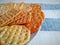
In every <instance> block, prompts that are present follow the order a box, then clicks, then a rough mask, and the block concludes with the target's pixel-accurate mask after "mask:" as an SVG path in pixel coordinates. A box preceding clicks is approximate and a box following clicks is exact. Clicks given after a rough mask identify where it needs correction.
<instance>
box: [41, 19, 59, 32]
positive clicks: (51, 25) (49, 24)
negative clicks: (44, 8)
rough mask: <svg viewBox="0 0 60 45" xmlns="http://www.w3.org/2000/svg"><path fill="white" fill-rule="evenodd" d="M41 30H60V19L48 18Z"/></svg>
mask: <svg viewBox="0 0 60 45" xmlns="http://www.w3.org/2000/svg"><path fill="white" fill-rule="evenodd" d="M41 31H60V19H52V18H46V19H45V21H44V23H43V25H42V28H41Z"/></svg>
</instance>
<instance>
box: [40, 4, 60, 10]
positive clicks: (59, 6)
mask: <svg viewBox="0 0 60 45" xmlns="http://www.w3.org/2000/svg"><path fill="white" fill-rule="evenodd" d="M40 5H41V6H42V9H43V10H59V9H60V4H40Z"/></svg>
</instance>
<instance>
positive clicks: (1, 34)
mask: <svg viewBox="0 0 60 45" xmlns="http://www.w3.org/2000/svg"><path fill="white" fill-rule="evenodd" d="M29 40H30V31H29V30H28V29H27V28H26V27H25V26H23V25H12V26H4V27H0V44H1V45H24V44H26V43H27V42H28V41H29Z"/></svg>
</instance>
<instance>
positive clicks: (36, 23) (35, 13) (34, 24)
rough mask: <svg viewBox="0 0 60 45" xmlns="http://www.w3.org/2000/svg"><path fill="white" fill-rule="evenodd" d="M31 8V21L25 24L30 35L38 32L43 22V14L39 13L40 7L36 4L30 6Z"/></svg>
mask: <svg viewBox="0 0 60 45" xmlns="http://www.w3.org/2000/svg"><path fill="white" fill-rule="evenodd" d="M31 7H32V11H31V13H32V19H31V23H28V24H25V26H26V27H27V28H28V29H30V31H31V33H34V32H36V31H38V29H39V27H41V25H42V23H43V21H44V13H43V12H42V11H41V6H39V5H37V4H31Z"/></svg>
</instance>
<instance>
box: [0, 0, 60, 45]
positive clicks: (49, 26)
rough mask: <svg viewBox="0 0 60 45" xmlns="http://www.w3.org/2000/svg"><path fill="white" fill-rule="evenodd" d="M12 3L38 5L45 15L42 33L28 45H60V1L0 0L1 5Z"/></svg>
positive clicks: (39, 32)
mask: <svg viewBox="0 0 60 45" xmlns="http://www.w3.org/2000/svg"><path fill="white" fill-rule="evenodd" d="M12 1H13V2H26V3H29V4H31V3H38V4H40V5H41V6H42V9H43V12H44V14H45V21H44V23H43V25H42V28H41V31H40V30H39V31H38V33H37V34H36V36H35V37H34V38H33V39H32V40H31V41H30V42H29V43H28V44H27V45H60V0H32V1H31V0H0V4H2V3H7V2H12Z"/></svg>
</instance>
